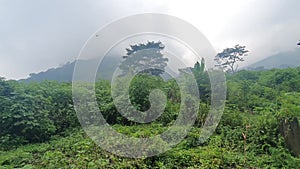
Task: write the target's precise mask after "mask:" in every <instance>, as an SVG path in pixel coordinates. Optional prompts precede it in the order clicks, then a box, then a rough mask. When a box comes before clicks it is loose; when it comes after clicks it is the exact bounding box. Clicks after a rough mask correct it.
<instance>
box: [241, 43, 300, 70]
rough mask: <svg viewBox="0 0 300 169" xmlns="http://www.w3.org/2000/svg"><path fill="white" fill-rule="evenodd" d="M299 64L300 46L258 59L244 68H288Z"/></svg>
mask: <svg viewBox="0 0 300 169" xmlns="http://www.w3.org/2000/svg"><path fill="white" fill-rule="evenodd" d="M298 66H300V48H298V49H295V50H293V51H289V52H281V53H278V54H275V55H272V56H270V57H268V58H266V59H263V60H261V61H258V62H256V63H254V64H252V65H250V66H248V67H247V68H246V69H251V70H255V69H256V70H262V69H272V68H279V69H284V68H289V67H298Z"/></svg>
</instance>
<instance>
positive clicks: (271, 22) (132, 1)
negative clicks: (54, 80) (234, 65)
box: [0, 0, 300, 79]
mask: <svg viewBox="0 0 300 169" xmlns="http://www.w3.org/2000/svg"><path fill="white" fill-rule="evenodd" d="M299 9H300V1H299V0H263V1H262V0H242V1H241V0H226V1H224V0H209V1H207V0H185V1H182V0H169V1H167V0H143V1H141V0H100V1H99V0H98V1H97V0H85V1H82V0H81V1H79V0H26V1H21V0H0V23H1V25H0V77H5V78H6V79H20V78H26V77H28V75H29V74H30V73H36V72H40V71H45V70H47V69H49V68H53V67H58V66H60V65H63V64H65V63H67V62H69V61H73V60H75V59H76V58H77V57H78V55H79V52H80V50H81V48H82V47H83V45H84V44H85V43H86V41H87V40H88V39H89V37H90V36H91V35H93V34H94V33H95V32H96V31H97V30H99V29H100V28H101V27H103V26H105V25H107V24H109V23H111V22H113V21H115V20H118V19H120V18H123V17H126V16H130V15H134V14H141V13H162V14H169V15H172V16H175V17H178V18H180V19H183V20H185V21H187V22H189V23H191V24H193V25H194V26H195V27H197V28H198V29H199V30H200V31H201V32H202V33H203V34H204V35H205V36H206V37H207V39H208V40H209V41H210V42H211V44H212V45H213V47H214V48H215V50H216V51H217V52H220V51H222V49H224V48H227V47H233V46H234V45H235V44H241V45H245V46H246V47H247V49H248V50H249V51H250V52H249V54H248V56H247V57H246V58H245V60H246V61H245V62H244V63H242V64H241V66H246V65H249V64H251V63H254V62H256V61H259V60H261V59H264V58H266V57H269V56H271V55H273V54H276V53H279V52H286V51H291V50H295V49H296V48H297V45H296V43H297V41H298V40H299V39H300V22H299V21H300V14H299V12H298V11H299Z"/></svg>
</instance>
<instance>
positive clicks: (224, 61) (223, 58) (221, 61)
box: [215, 44, 249, 72]
mask: <svg viewBox="0 0 300 169" xmlns="http://www.w3.org/2000/svg"><path fill="white" fill-rule="evenodd" d="M248 52H249V51H248V50H246V46H241V45H239V44H238V45H235V46H234V47H232V48H226V49H224V50H223V51H222V52H220V53H218V54H217V55H216V57H215V61H216V62H217V64H216V65H215V66H216V67H221V68H223V69H224V70H225V71H226V72H236V71H237V69H238V64H237V62H243V61H245V60H244V56H247V53H248Z"/></svg>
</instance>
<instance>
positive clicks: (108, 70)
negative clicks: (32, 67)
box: [19, 57, 122, 82]
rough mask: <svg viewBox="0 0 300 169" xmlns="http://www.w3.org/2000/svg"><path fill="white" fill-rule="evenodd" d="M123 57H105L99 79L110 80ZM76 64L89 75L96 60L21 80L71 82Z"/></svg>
mask: <svg viewBox="0 0 300 169" xmlns="http://www.w3.org/2000/svg"><path fill="white" fill-rule="evenodd" d="M121 59H122V58H121V57H120V58H118V57H105V58H104V59H103V60H102V62H101V64H100V65H99V68H98V71H97V78H102V79H107V80H110V78H111V77H112V75H113V73H114V71H115V70H114V69H115V67H117V65H118V64H119V62H120V61H121ZM76 62H80V64H82V65H86V69H87V70H85V71H86V72H87V74H88V68H89V65H92V64H95V62H96V60H95V59H91V60H77V61H73V62H70V63H67V64H65V65H62V66H60V67H58V68H51V69H48V70H46V71H44V72H39V73H31V74H29V78H27V79H21V80H19V81H20V82H41V81H44V80H51V81H52V80H53V81H58V82H71V81H72V78H73V71H74V66H75V63H76Z"/></svg>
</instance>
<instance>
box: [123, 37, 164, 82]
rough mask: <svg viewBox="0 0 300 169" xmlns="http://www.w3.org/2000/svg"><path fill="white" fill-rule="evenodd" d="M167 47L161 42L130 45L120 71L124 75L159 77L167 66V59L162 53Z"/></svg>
mask: <svg viewBox="0 0 300 169" xmlns="http://www.w3.org/2000/svg"><path fill="white" fill-rule="evenodd" d="M164 48H165V46H164V45H163V44H162V43H161V42H154V41H152V42H147V43H146V44H143V43H140V44H137V45H130V48H126V51H127V53H126V55H125V56H123V59H125V60H123V62H122V63H121V65H120V69H121V70H122V71H123V73H124V74H127V73H131V74H134V73H148V74H151V75H155V76H158V75H160V74H162V73H163V72H164V69H165V67H166V66H167V61H168V59H167V58H164V57H163V54H162V53H161V51H162V50H163V49H164Z"/></svg>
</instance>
